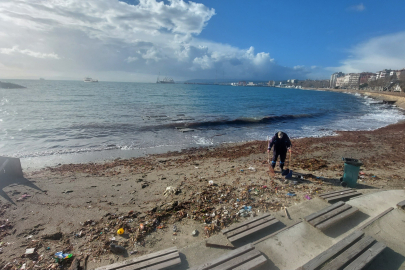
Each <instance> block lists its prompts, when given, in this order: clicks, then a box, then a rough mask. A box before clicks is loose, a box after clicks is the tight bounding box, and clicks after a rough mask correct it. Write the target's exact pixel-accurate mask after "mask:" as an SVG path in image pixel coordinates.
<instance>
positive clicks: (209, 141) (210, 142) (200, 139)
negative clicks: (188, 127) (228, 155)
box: [193, 136, 214, 145]
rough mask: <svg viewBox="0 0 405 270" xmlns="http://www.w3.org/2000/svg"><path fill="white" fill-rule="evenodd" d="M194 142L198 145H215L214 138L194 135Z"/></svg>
mask: <svg viewBox="0 0 405 270" xmlns="http://www.w3.org/2000/svg"><path fill="white" fill-rule="evenodd" d="M193 139H194V142H195V143H196V144H198V145H213V144H214V141H213V139H212V138H206V137H200V136H193Z"/></svg>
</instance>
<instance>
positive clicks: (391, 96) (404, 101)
mask: <svg viewBox="0 0 405 270" xmlns="http://www.w3.org/2000/svg"><path fill="white" fill-rule="evenodd" d="M307 90H318V91H329V92H338V93H352V94H356V93H357V94H360V95H363V96H367V97H370V98H373V99H377V100H381V101H392V102H395V103H394V105H396V106H397V107H399V108H401V109H403V110H405V93H398V92H370V91H361V90H350V89H330V88H316V89H315V88H308V89H307Z"/></svg>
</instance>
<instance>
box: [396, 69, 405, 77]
mask: <svg viewBox="0 0 405 270" xmlns="http://www.w3.org/2000/svg"><path fill="white" fill-rule="evenodd" d="M401 74H405V68H403V69H401V70H397V71H396V75H397V79H399V77H400V76H401Z"/></svg>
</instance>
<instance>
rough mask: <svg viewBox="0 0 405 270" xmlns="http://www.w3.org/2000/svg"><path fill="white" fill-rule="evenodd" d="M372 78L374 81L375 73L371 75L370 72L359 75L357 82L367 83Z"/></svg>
mask: <svg viewBox="0 0 405 270" xmlns="http://www.w3.org/2000/svg"><path fill="white" fill-rule="evenodd" d="M373 76H374V80H375V78H376V76H375V73H372V72H362V73H360V80H359V82H360V84H364V83H367V82H368V81H369V80H370V78H371V77H373Z"/></svg>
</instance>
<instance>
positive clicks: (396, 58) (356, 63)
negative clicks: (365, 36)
mask: <svg viewBox="0 0 405 270" xmlns="http://www.w3.org/2000/svg"><path fill="white" fill-rule="evenodd" d="M404 44H405V32H399V33H395V34H390V35H384V36H379V37H375V38H372V39H370V40H368V41H366V42H363V43H361V44H358V45H356V46H355V47H354V48H352V49H350V50H349V52H350V55H349V56H348V58H347V59H345V60H343V61H341V63H342V65H341V66H339V67H329V68H328V70H330V71H333V72H335V71H343V72H346V73H349V72H363V71H370V72H375V71H379V70H382V69H385V68H387V69H388V68H391V69H401V68H404V67H405V46H404Z"/></svg>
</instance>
